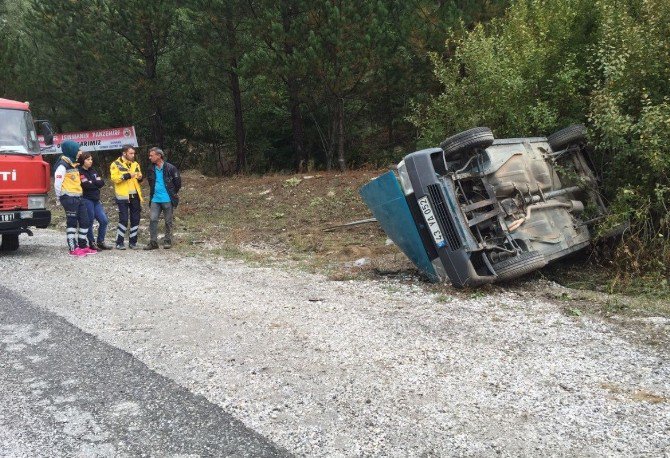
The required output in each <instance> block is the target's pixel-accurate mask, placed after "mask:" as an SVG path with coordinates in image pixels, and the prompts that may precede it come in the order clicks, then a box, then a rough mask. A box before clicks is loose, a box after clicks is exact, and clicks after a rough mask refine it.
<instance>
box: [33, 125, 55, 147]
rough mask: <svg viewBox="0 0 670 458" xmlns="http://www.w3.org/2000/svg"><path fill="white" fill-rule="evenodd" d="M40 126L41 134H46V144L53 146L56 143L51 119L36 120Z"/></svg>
mask: <svg viewBox="0 0 670 458" xmlns="http://www.w3.org/2000/svg"><path fill="white" fill-rule="evenodd" d="M36 122H37V123H39V126H40V134H42V136H44V144H45V145H47V146H51V145H53V144H54V131H53V129H52V128H51V123H49V121H36Z"/></svg>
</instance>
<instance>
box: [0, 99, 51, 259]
mask: <svg viewBox="0 0 670 458" xmlns="http://www.w3.org/2000/svg"><path fill="white" fill-rule="evenodd" d="M41 134H43V135H44V137H45V143H46V144H52V143H53V132H52V130H51V127H50V126H49V123H48V122H42V123H41ZM50 185H51V174H50V172H49V164H47V163H46V162H45V161H44V160H43V159H42V154H41V150H40V142H39V140H38V139H37V131H36V129H35V122H34V121H33V117H32V115H31V114H30V109H29V107H28V104H27V103H23V102H16V101H13V100H7V99H1V98H0V236H2V244H0V251H15V250H16V249H18V247H19V235H20V234H23V233H25V234H28V235H33V234H32V231H31V230H30V228H31V227H38V228H45V227H47V226H48V225H49V223H50V222H51V212H50V211H49V210H47V208H46V207H47V193H48V191H49V187H50Z"/></svg>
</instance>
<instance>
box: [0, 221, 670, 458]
mask: <svg viewBox="0 0 670 458" xmlns="http://www.w3.org/2000/svg"><path fill="white" fill-rule="evenodd" d="M63 239H64V235H63V234H61V233H60V232H56V231H52V230H42V231H37V232H36V233H35V236H34V237H32V238H27V237H25V236H23V237H22V247H21V249H20V250H19V251H18V252H17V253H13V254H2V255H0V283H1V284H2V285H3V286H5V287H7V288H9V289H10V290H12V291H13V292H15V293H17V294H20V295H22V296H24V297H26V298H28V299H29V300H31V301H33V302H35V303H38V304H41V305H42V306H43V307H44V308H45V309H47V310H49V311H52V312H54V313H56V314H57V315H60V316H62V317H64V318H65V319H66V320H68V321H69V322H70V323H72V324H74V325H75V326H77V327H79V328H80V329H82V330H83V331H85V332H87V333H90V334H92V335H94V336H96V337H97V338H99V339H101V340H103V341H104V342H107V343H109V344H111V345H113V346H115V347H117V348H120V349H122V350H124V351H127V352H128V353H130V354H131V355H133V356H134V357H135V358H137V359H139V360H140V361H142V362H143V363H145V364H146V365H147V366H148V367H149V368H151V369H153V370H155V371H156V372H158V373H159V374H161V375H163V376H165V377H168V378H170V379H171V380H174V381H175V382H177V383H178V384H180V385H181V386H184V387H186V388H187V389H189V390H190V391H191V392H193V393H195V394H199V395H203V396H205V397H206V398H207V399H208V400H209V401H211V402H213V403H215V404H217V405H219V406H221V407H222V408H223V409H224V410H225V411H226V412H228V413H230V414H232V415H233V416H234V417H235V418H237V419H239V420H241V421H242V422H243V423H244V424H245V425H246V426H247V427H249V428H251V429H253V430H255V431H257V432H259V433H260V434H262V435H263V436H266V437H267V438H269V439H271V440H272V441H274V442H275V443H277V444H279V445H280V446H282V447H285V448H286V449H288V450H290V451H292V452H294V453H296V454H298V455H309V456H351V455H395V456H407V455H433V454H435V455H477V456H493V455H498V454H501V453H502V454H503V455H526V456H527V455H538V454H539V455H575V454H578V455H598V456H602V455H626V456H630V455H656V456H658V455H663V454H670V364H669V362H668V349H667V348H664V347H653V346H648V345H643V344H640V343H635V340H634V339H629V338H626V337H625V336H624V334H623V333H622V331H621V328H620V326H619V325H618V324H614V323H610V322H607V321H604V320H601V319H599V318H597V317H591V316H578V317H570V316H566V315H565V314H564V313H562V311H561V310H562V308H561V306H560V305H558V304H556V303H552V302H551V301H547V300H543V299H537V295H536V294H533V293H532V292H528V291H520V290H506V291H502V292H496V293H494V294H491V295H488V296H485V297H478V296H475V295H473V296H472V297H471V298H464V297H462V295H460V296H458V295H456V296H454V297H453V298H447V299H446V302H445V298H444V297H438V296H437V295H434V294H431V293H428V292H427V291H426V289H425V288H424V287H423V286H422V285H420V284H417V285H407V284H403V283H399V282H396V281H393V280H380V281H345V282H335V281H329V280H328V279H326V278H325V277H323V276H319V275H311V274H306V273H304V272H300V271H297V270H281V269H278V268H265V267H252V266H249V265H247V264H245V263H243V262H242V261H230V260H223V259H215V258H212V257H200V256H183V253H179V252H176V251H164V250H160V251H152V252H144V251H124V252H119V251H112V252H103V253H100V254H98V255H95V256H89V257H86V258H83V259H73V258H70V257H69V256H68V255H67V254H66V251H65V250H64V240H63ZM65 273H67V274H65ZM441 296H442V295H441ZM650 323H651V324H650V325H652V326H654V327H655V328H658V330H659V332H663V333H667V332H668V330H669V327H670V322H668V320H667V319H663V318H659V319H657V320H652V321H651V322H650Z"/></svg>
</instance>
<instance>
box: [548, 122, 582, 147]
mask: <svg viewBox="0 0 670 458" xmlns="http://www.w3.org/2000/svg"><path fill="white" fill-rule="evenodd" d="M547 141H548V142H549V146H551V149H553V150H554V151H560V150H562V149H564V148H565V147H567V146H570V145H572V144H573V143H583V142H585V141H586V127H584V126H583V125H582V124H573V125H572V126H568V127H566V128H565V129H561V130H559V131H558V132H554V133H553V134H551V135H550V136H548V137H547Z"/></svg>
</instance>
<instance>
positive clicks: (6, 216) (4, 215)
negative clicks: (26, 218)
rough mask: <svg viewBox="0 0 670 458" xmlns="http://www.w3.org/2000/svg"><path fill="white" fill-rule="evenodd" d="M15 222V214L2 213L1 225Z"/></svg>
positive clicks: (0, 216) (0, 214) (0, 217)
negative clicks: (6, 222)
mask: <svg viewBox="0 0 670 458" xmlns="http://www.w3.org/2000/svg"><path fill="white" fill-rule="evenodd" d="M5 221H14V213H0V223H2V222H5Z"/></svg>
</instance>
